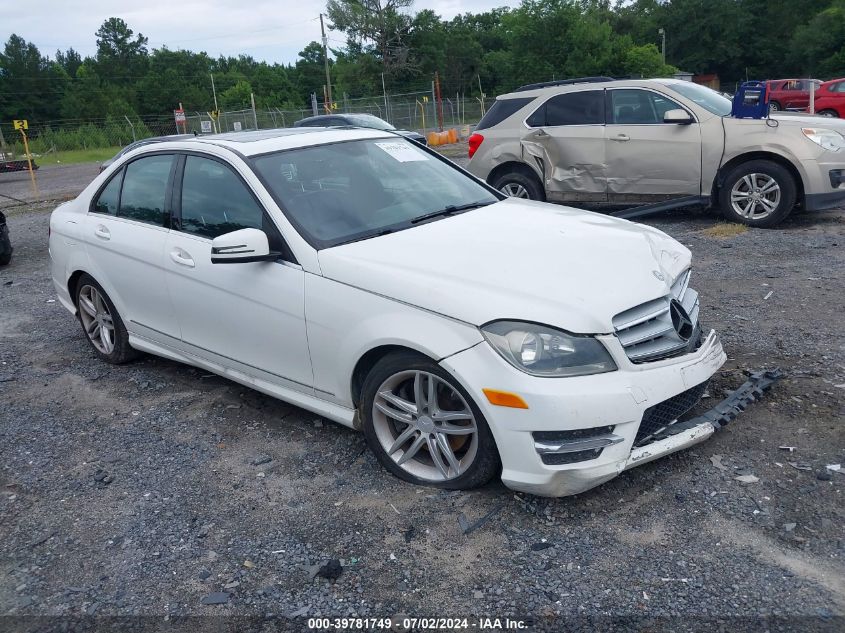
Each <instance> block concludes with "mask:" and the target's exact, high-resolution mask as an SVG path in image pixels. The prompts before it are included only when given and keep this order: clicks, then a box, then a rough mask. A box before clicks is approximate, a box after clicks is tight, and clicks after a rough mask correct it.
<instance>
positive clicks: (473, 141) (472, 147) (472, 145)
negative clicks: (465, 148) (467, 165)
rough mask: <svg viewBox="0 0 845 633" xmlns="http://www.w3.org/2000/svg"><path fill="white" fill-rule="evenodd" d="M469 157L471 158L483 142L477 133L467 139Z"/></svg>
mask: <svg viewBox="0 0 845 633" xmlns="http://www.w3.org/2000/svg"><path fill="white" fill-rule="evenodd" d="M468 142H469V157H470V158H472V156H473V154H475V152H476V151H477V150H478V148H479V146H480V145H481V143H483V142H484V137H483V136H481V134H478V133H477V132H476V133H475V134H473V135H472V136H470V137H469V140H468Z"/></svg>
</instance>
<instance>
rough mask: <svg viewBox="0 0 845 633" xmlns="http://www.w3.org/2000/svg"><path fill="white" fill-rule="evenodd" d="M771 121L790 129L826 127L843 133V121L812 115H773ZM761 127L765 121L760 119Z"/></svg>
mask: <svg viewBox="0 0 845 633" xmlns="http://www.w3.org/2000/svg"><path fill="white" fill-rule="evenodd" d="M771 118H772V119H774V120H775V121H777V122H778V124H779V125H788V126H791V127H826V128H831V129H834V130H836V131H838V132H845V121H843V120H841V119H834V118H832V117H821V116H814V115H812V114H773V115H772V116H771ZM760 124H761V125H766V120H765V119H760Z"/></svg>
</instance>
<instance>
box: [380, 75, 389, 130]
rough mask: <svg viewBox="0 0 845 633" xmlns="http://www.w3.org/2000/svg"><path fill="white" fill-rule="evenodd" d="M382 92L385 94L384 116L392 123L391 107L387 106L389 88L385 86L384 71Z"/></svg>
mask: <svg viewBox="0 0 845 633" xmlns="http://www.w3.org/2000/svg"><path fill="white" fill-rule="evenodd" d="M381 92H382V94H383V95H384V118H385V120H386V121H387V122H388V123H390V108H388V106H387V88H385V87H384V73H382V74H381Z"/></svg>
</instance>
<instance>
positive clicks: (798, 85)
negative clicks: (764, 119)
mask: <svg viewBox="0 0 845 633" xmlns="http://www.w3.org/2000/svg"><path fill="white" fill-rule="evenodd" d="M810 82H813V83H815V84H816V90H818V89H819V86H820V85H821V82H820V81H819V80H818V79H772V80H770V81H767V82H766V85H767V86H768V87H769V109H770V110H771V111H772V112H776V111H777V110H806V109H807V108H808V107H809V105H810Z"/></svg>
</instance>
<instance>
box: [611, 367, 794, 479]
mask: <svg viewBox="0 0 845 633" xmlns="http://www.w3.org/2000/svg"><path fill="white" fill-rule="evenodd" d="M782 377H783V374H782V373H781V372H780V371H779V370H777V369H776V370H772V371H758V372H754V373H752V374H751V376H750V377H749V378H748V380H746V381H745V383H743V385H742V386H741V387H740V388H739V389H737V390H736V391H734V392H733V393H732V394H731V395H730V396H728V397H727V398H725V399H724V400H722V401H721V402H720V403H719V404H717V405H716V406H715V407H713V408H712V409H710V410H708V411H706V412H705V413H703V414H701V415H697V416H695V417H694V418H690V419H689V420H685V421H683V422H677V421H676V422H674V423H670V424H668V425H667V426H665V427H664V428H662V429H660V430H658V431H657V432H655V433H653V434H652V435H651V436H650V437H649V439H650V440H651V442H650V443H649V444H646V445H645V446H640V447H638V448H634V449H633V450H632V451H631V456H630V457H629V459H628V464H627V466H626V470H627V469H628V468H633V467H634V466H639V465H640V464H645V463H646V462H650V461H652V460H654V459H657V458H659V457H663V456H664V455H667V454H669V453H673V452H675V451H677V450H679V449H681V448H686V447H688V446H692V445H693V444H697V443H698V442H700V441H702V440H704V439H706V438H707V437H709V436H710V435H712V434H713V433H715V432H716V431H718V430H719V429H720V428H722V427H723V426H725V425H726V424H728V423H729V422H732V421H733V420H734V419H735V418H736V417H737V416H738V415H739V414H740V413H742V412H743V411H745V409H746V407H748V405H749V404H751V403H752V402H756V401H757V400H759V399H760V398H762V397H763V394H764V393H765V392H766V391H768V390H769V389H770V388H771V386H772V385H774V384H775V383H776V382H777V381H778V380H780V379H781V378H782ZM644 422H645V420H644Z"/></svg>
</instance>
